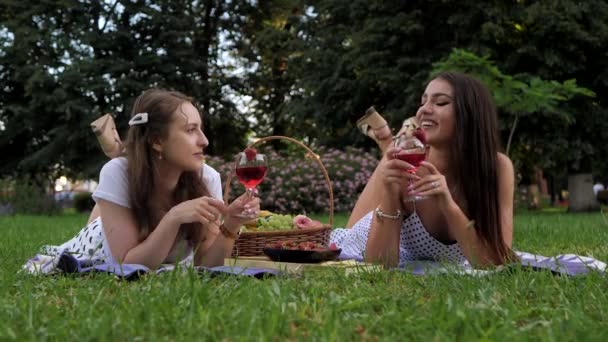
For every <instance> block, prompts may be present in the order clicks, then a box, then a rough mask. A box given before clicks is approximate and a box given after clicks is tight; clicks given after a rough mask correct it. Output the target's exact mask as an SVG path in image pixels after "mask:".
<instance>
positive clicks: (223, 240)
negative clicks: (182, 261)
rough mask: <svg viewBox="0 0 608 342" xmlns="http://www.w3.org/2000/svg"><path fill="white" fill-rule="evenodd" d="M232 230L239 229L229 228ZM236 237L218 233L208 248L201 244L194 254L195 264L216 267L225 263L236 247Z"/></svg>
mask: <svg viewBox="0 0 608 342" xmlns="http://www.w3.org/2000/svg"><path fill="white" fill-rule="evenodd" d="M228 229H229V230H230V231H238V227H237V228H234V227H233V228H231V229H230V228H228ZM234 243H235V239H233V238H229V237H226V236H225V235H224V234H223V233H219V234H217V236H215V237H214V240H213V242H212V243H211V244H210V245H209V246H207V248H201V247H202V243H201V244H199V246H198V248H197V249H196V253H195V255H194V264H195V265H197V266H199V265H200V266H205V267H215V266H222V265H224V259H225V258H228V257H230V255H231V254H232V249H233V248H234Z"/></svg>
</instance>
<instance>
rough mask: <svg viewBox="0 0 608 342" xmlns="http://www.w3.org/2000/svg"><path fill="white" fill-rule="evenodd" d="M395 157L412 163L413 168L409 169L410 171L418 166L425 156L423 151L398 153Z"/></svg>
mask: <svg viewBox="0 0 608 342" xmlns="http://www.w3.org/2000/svg"><path fill="white" fill-rule="evenodd" d="M397 158H399V159H401V160H403V161H405V162H407V163H410V164H412V166H413V167H414V169H411V170H410V172H415V171H416V169H418V167H419V166H420V163H422V162H423V161H424V159H425V158H426V154H425V153H407V154H398V155H397Z"/></svg>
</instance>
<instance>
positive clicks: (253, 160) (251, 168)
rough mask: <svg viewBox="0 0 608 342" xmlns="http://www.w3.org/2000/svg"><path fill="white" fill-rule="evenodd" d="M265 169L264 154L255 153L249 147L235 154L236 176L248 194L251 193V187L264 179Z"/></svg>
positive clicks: (253, 187) (250, 194)
mask: <svg viewBox="0 0 608 342" xmlns="http://www.w3.org/2000/svg"><path fill="white" fill-rule="evenodd" d="M266 171H267V160H266V155H265V154H261V153H257V151H256V150H255V149H253V148H251V147H248V148H246V149H245V151H243V152H240V153H239V154H237V156H236V176H237V178H238V179H239V182H241V184H243V185H244V186H245V189H247V194H248V195H249V196H252V195H253V189H255V187H256V186H257V185H258V184H260V183H261V182H262V181H263V180H264V176H266Z"/></svg>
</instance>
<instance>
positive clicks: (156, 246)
mask: <svg viewBox="0 0 608 342" xmlns="http://www.w3.org/2000/svg"><path fill="white" fill-rule="evenodd" d="M178 231H179V224H178V223H177V221H176V220H174V219H173V217H172V216H171V215H170V214H167V215H165V216H164V217H163V218H162V220H161V221H160V222H159V223H158V226H156V229H154V231H152V233H150V235H148V237H147V238H146V239H145V240H144V241H142V242H141V243H140V244H138V245H137V246H135V247H133V248H132V249H130V250H129V251H128V252H127V254H126V255H125V257H124V259H123V260H122V263H125V264H140V265H145V266H147V267H149V268H151V269H155V268H157V267H158V266H160V265H161V264H162V263H163V261H164V260H165V259H166V258H167V256H168V255H169V253H170V252H171V248H173V245H174V243H175V239H176V237H177V232H178Z"/></svg>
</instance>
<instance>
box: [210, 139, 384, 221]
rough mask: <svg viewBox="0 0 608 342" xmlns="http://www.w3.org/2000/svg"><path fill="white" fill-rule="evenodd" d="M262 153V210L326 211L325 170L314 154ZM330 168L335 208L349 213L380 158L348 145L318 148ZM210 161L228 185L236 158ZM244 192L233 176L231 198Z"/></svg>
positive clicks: (294, 212) (211, 158) (323, 161)
mask: <svg viewBox="0 0 608 342" xmlns="http://www.w3.org/2000/svg"><path fill="white" fill-rule="evenodd" d="M259 152H260V153H265V154H266V155H267V157H268V163H269V167H268V173H267V174H266V178H265V179H264V181H263V182H262V184H260V185H259V186H258V191H259V192H260V198H261V200H262V205H261V207H262V209H265V210H270V211H273V212H278V213H288V214H300V213H324V212H325V213H327V212H328V211H329V193H328V190H327V185H326V182H325V178H324V176H323V172H322V171H321V169H320V167H319V166H318V165H317V163H316V162H315V161H314V159H313V158H314V157H310V156H305V153H304V151H303V150H290V151H289V152H287V153H285V152H283V151H282V152H281V154H278V153H277V152H275V151H274V150H273V149H271V148H270V147H267V146H263V148H261V149H260V151H259ZM315 152H316V153H318V155H319V157H320V158H321V162H322V163H323V165H324V166H325V168H326V169H327V173H328V174H329V178H330V180H331V184H332V187H333V193H334V211H335V212H349V211H351V210H352V208H353V207H354V205H355V201H356V200H357V198H358V196H359V194H360V193H361V191H363V188H364V187H365V185H366V184H367V181H368V179H369V177H370V176H371V175H372V172H373V171H374V169H375V167H376V165H377V163H378V158H377V157H376V156H374V155H373V154H371V153H369V152H365V151H364V150H360V149H355V148H350V147H349V148H347V149H346V150H345V151H340V150H336V149H323V148H321V149H317V150H316V151H315ZM207 164H209V165H210V166H212V167H213V168H215V169H216V170H217V171H218V172H219V173H220V174H221V175H222V182H223V184H224V185H225V182H226V179H227V176H228V174H229V173H230V172H231V170H232V169H233V168H234V161H232V160H228V161H226V160H223V159H221V158H218V157H207ZM243 191H244V187H243V186H242V185H241V184H240V183H239V182H238V180H237V179H236V176H233V177H232V181H231V185H230V192H229V199H230V200H232V199H234V197H236V196H237V195H238V194H241V193H242V192H243Z"/></svg>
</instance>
